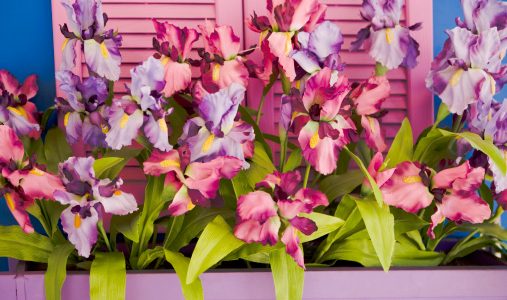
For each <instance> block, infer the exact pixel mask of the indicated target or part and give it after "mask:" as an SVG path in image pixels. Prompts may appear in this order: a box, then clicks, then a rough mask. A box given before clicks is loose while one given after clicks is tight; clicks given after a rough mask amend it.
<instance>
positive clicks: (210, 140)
mask: <svg viewBox="0 0 507 300" xmlns="http://www.w3.org/2000/svg"><path fill="white" fill-rule="evenodd" d="M214 140H215V135H214V134H210V136H208V138H207V139H206V140H205V141H204V143H203V144H202V149H201V151H202V153H206V152H208V151H209V148H211V145H213V141H214Z"/></svg>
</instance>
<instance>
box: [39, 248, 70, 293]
mask: <svg viewBox="0 0 507 300" xmlns="http://www.w3.org/2000/svg"><path fill="white" fill-rule="evenodd" d="M73 251H74V246H73V245H72V244H70V243H68V242H66V243H65V244H60V245H57V246H55V248H54V250H53V252H52V253H51V255H49V259H48V267H47V270H46V273H45V274H44V289H45V293H46V299H55V300H60V299H61V291H62V287H63V283H64V282H65V278H66V277H67V259H68V258H69V255H70V254H71V253H72V252H73Z"/></svg>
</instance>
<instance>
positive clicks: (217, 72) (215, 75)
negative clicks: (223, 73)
mask: <svg viewBox="0 0 507 300" xmlns="http://www.w3.org/2000/svg"><path fill="white" fill-rule="evenodd" d="M220 67H221V66H220V64H215V65H214V66H213V71H212V73H211V79H212V80H213V81H214V82H217V81H218V79H220Z"/></svg>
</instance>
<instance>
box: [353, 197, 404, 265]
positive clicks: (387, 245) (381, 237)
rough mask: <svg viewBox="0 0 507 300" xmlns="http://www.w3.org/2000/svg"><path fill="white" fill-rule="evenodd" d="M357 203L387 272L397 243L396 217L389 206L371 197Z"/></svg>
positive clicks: (376, 251)
mask: <svg viewBox="0 0 507 300" xmlns="http://www.w3.org/2000/svg"><path fill="white" fill-rule="evenodd" d="M356 205H357V208H358V209H359V212H360V213H361V216H362V217H363V221H364V224H365V226H366V229H367V230H368V235H369V236H370V239H371V241H372V243H373V248H374V249H375V253H377V256H378V258H379V260H380V263H381V265H382V267H383V268H384V271H386V272H387V271H388V270H389V267H390V266H391V261H392V256H393V251H394V245H395V243H396V240H395V238H394V217H393V215H392V214H391V213H390V211H389V206H388V205H384V206H382V207H379V206H378V205H376V204H375V201H373V200H371V199H370V198H365V199H359V200H356Z"/></svg>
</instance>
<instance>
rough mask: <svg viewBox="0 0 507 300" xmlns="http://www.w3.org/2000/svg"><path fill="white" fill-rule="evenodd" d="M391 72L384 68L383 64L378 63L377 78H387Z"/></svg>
mask: <svg viewBox="0 0 507 300" xmlns="http://www.w3.org/2000/svg"><path fill="white" fill-rule="evenodd" d="M387 71H389V70H388V69H387V68H386V67H384V66H383V65H382V64H381V63H379V62H377V64H376V65H375V76H385V75H386V74H387Z"/></svg>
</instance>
